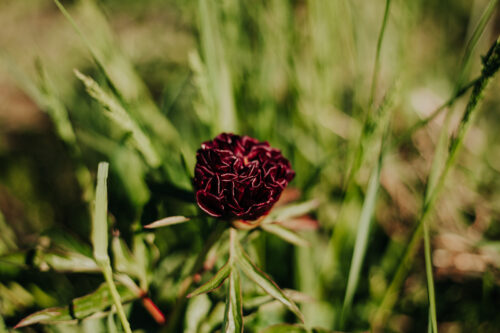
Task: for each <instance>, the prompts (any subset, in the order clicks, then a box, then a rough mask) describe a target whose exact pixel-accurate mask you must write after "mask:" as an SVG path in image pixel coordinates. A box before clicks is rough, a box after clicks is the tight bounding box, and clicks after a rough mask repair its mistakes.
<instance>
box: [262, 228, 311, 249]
mask: <svg viewBox="0 0 500 333" xmlns="http://www.w3.org/2000/svg"><path fill="white" fill-rule="evenodd" d="M261 228H262V229H263V230H265V231H267V232H269V233H271V234H273V235H276V236H278V237H279V238H281V239H283V240H285V241H287V242H289V243H292V244H294V245H297V246H305V247H307V246H309V242H308V241H307V240H305V239H304V238H302V237H301V236H300V235H298V234H297V233H295V232H293V231H292V230H290V229H288V228H285V227H284V226H282V225H280V224H277V223H266V224H262V225H261Z"/></svg>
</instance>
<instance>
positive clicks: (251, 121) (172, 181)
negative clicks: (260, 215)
mask: <svg viewBox="0 0 500 333" xmlns="http://www.w3.org/2000/svg"><path fill="white" fill-rule="evenodd" d="M62 5H64V7H65V8H66V9H67V11H68V12H69V15H70V16H71V17H72V19H70V20H68V19H67V18H66V17H65V16H64V15H63V13H62V12H61V11H60V10H59V9H58V7H57V6H56V4H55V3H54V2H52V1H49V0H30V1H16V0H2V1H1V2H0V22H2V29H0V314H1V317H3V321H4V322H5V325H6V327H8V328H12V327H13V326H14V325H15V324H16V323H17V322H19V321H20V320H21V319H22V318H24V317H26V316H27V315H29V314H31V313H33V312H35V311H39V310H42V309H45V308H49V307H56V306H66V305H68V304H69V303H70V302H71V300H72V299H74V298H76V297H81V296H83V295H86V294H89V293H91V292H92V291H94V290H96V289H97V288H98V286H99V285H100V284H101V283H102V281H103V279H102V276H101V275H100V274H97V273H96V270H95V269H94V267H93V266H92V265H93V263H92V262H91V260H90V263H89V262H88V260H89V258H91V245H90V240H89V234H90V226H91V224H90V220H91V214H90V213H89V212H90V211H89V207H91V200H92V196H93V194H92V191H93V188H94V186H95V185H94V184H95V173H96V169H97V163H98V162H99V161H103V160H105V161H109V162H110V177H109V210H110V221H111V224H112V230H113V235H114V236H115V237H114V239H113V241H115V240H116V239H118V236H119V239H120V241H118V243H120V242H121V244H122V245H123V246H125V247H128V248H130V249H131V252H132V255H133V256H134V258H135V259H136V260H137V261H139V262H141V265H142V266H141V267H142V271H141V272H142V273H141V274H142V275H140V274H139V275H140V276H138V277H134V276H132V278H133V279H134V280H135V281H136V282H137V283H138V284H139V285H140V286H141V288H142V289H144V290H146V291H147V292H148V295H149V297H150V298H151V299H152V300H153V302H155V303H156V304H157V305H158V307H159V308H160V310H161V311H162V312H163V313H164V314H165V315H166V317H167V322H168V320H169V316H170V315H171V314H172V313H173V311H174V308H175V297H176V294H177V291H178V289H179V283H180V281H181V277H182V275H183V274H185V273H183V267H184V266H186V265H187V264H186V263H189V260H193V258H194V256H195V254H196V253H197V252H199V251H200V249H201V247H202V244H203V242H204V239H205V238H206V235H207V232H208V231H207V230H208V229H209V226H212V225H213V223H214V221H213V220H212V219H208V218H206V217H200V218H195V219H193V220H192V221H191V222H190V223H188V224H183V225H179V226H174V227H171V228H163V229H161V230H158V231H157V232H155V233H144V232H140V230H141V227H140V226H141V225H143V224H145V223H149V222H152V221H154V220H156V219H159V218H162V217H165V216H170V215H189V216H193V215H197V214H199V213H198V211H197V208H196V205H195V204H194V203H193V202H192V199H191V198H192V193H191V191H192V189H191V182H190V175H191V176H192V172H193V168H194V163H195V152H196V149H198V148H199V146H200V143H201V142H203V141H206V140H209V139H211V138H213V137H214V136H215V135H217V134H218V133H220V132H222V131H229V132H235V133H240V134H246V135H250V136H253V137H256V138H258V139H259V140H263V141H264V140H265V141H269V142H270V144H271V145H272V146H274V147H276V148H279V149H281V150H282V152H283V154H284V155H285V156H286V157H288V158H289V159H290V161H291V163H292V165H293V168H294V170H295V171H296V178H295V180H294V181H293V182H292V183H291V184H290V188H291V191H290V196H292V197H294V198H296V200H299V201H304V200H308V199H317V200H319V202H320V205H319V207H318V209H317V210H316V211H315V212H313V213H312V215H311V216H310V217H309V219H313V220H314V221H318V224H317V225H316V224H315V223H312V225H313V227H312V228H305V229H308V230H303V231H300V234H301V235H302V236H303V237H304V238H307V239H308V240H309V241H310V243H311V244H313V245H312V246H310V247H307V248H298V247H294V246H292V245H290V244H287V243H285V242H283V241H282V240H281V239H279V238H277V237H275V236H273V235H269V234H263V233H262V234H260V235H259V236H258V237H257V238H256V239H255V240H254V241H253V243H252V246H253V252H252V253H253V256H254V257H255V258H256V260H257V261H258V263H259V266H260V267H262V268H263V270H264V271H266V272H267V273H269V275H270V276H272V277H273V279H274V280H275V281H276V282H277V283H278V285H280V286H281V287H283V288H290V289H296V290H298V291H300V292H302V293H303V294H305V295H307V296H309V297H310V299H307V300H306V301H304V302H303V303H300V307H301V309H302V311H303V312H304V314H305V317H306V324H307V325H308V326H309V327H322V328H324V329H327V330H333V329H337V330H344V331H359V330H368V329H369V328H370V325H371V324H372V323H373V320H374V313H376V310H377V309H378V308H379V306H380V304H381V302H382V299H383V297H384V295H385V293H386V292H387V288H388V285H389V284H390V283H391V280H392V278H393V275H394V272H395V270H396V267H397V266H398V263H399V261H400V259H401V257H402V253H403V251H404V248H405V246H406V245H407V244H408V241H409V239H410V238H411V235H412V231H413V230H414V228H415V226H416V225H417V223H418V220H419V218H420V215H421V207H422V202H423V198H424V192H425V188H426V184H427V182H428V178H429V175H430V174H431V164H432V161H433V160H434V159H437V158H439V157H440V154H442V153H446V149H444V150H439V142H440V139H439V138H440V135H441V134H442V133H445V134H447V135H448V137H450V136H452V135H453V133H455V132H456V129H457V127H458V124H459V122H460V119H461V116H462V114H463V111H464V109H465V106H466V104H467V102H468V96H469V94H470V92H468V91H467V92H465V93H464V94H463V95H462V96H461V97H460V98H457V99H456V100H454V103H453V105H451V106H450V107H449V108H444V109H443V110H442V111H443V112H440V113H439V114H438V115H437V116H436V117H433V118H432V119H431V120H430V121H428V122H426V123H425V124H423V123H422V121H423V120H424V121H425V120H426V119H429V118H427V117H429V116H430V115H431V114H432V113H433V111H434V110H436V109H437V108H439V107H440V106H441V105H443V104H444V103H446V102H447V101H448V100H449V99H450V97H452V96H453V95H454V94H455V92H456V91H457V88H458V89H459V88H462V87H464V86H466V85H467V83H468V82H470V81H471V80H473V79H474V78H477V77H478V76H479V75H480V73H481V55H484V54H486V52H487V51H488V49H489V47H490V45H491V44H492V43H493V42H494V41H495V40H496V39H497V38H498V36H499V34H500V10H499V9H498V3H497V1H487V0H474V1H470V0H453V1H452V0H443V1H432V0H415V1H401V0H393V1H392V2H390V7H389V8H388V9H389V10H388V16H387V25H386V29H385V34H384V36H383V39H382V40H380V41H381V44H380V45H381V48H380V50H381V51H380V57H379V66H376V54H377V52H376V51H377V41H378V40H379V34H380V30H381V27H382V22H383V18H384V11H385V8H386V2H385V1H382V0H376V1H345V0H324V1H314V0H311V1H305V0H293V1H292V0H290V1H287V0H270V1H239V0H238V1H230V0H217V1H203V0H200V1H194V0H189V1H180V0H164V1H160V0H143V1H131V0H122V1H117V0H102V1H91V0H74V1H62ZM485 15H486V16H485ZM485 17H486V18H487V20H486V19H484V18H485ZM481 22H483V23H484V27H483V28H482V29H481V34H480V36H478V37H479V38H478V39H477V40H475V41H474V42H473V43H472V45H474V47H472V48H471V47H469V48H468V46H467V45H469V46H470V45H471V43H470V42H469V41H470V40H471V39H474V38H472V37H474V31H475V29H476V28H477V27H478V24H480V23H481ZM72 23H73V24H74V26H73V25H72ZM75 26H76V29H75ZM469 51H470V52H469ZM467 57H469V58H467ZM464 59H470V61H464ZM374 68H379V71H378V74H377V75H374ZM74 69H77V70H78V71H79V72H81V73H83V74H84V75H85V77H86V78H87V79H88V78H92V79H93V80H95V82H97V83H98V84H99V85H100V87H101V88H102V90H103V91H105V92H106V94H108V95H107V96H112V101H113V102H114V103H118V104H119V105H121V108H122V110H125V111H126V113H127V114H128V117H129V118H130V119H132V123H133V126H132V127H130V128H129V127H127V125H126V124H125V123H126V121H122V122H120V121H116V119H114V118H113V117H112V116H109V113H110V111H108V110H106V107H103V105H102V103H98V102H96V100H95V99H94V98H92V97H91V96H90V95H89V93H87V91H86V87H85V85H84V83H85V79H78V78H77V76H76V75H75V73H74ZM374 77H375V79H374ZM499 91H500V79H499V78H498V77H495V78H494V79H493V80H492V81H491V84H490V85H489V87H488V89H487V90H486V91H485V96H484V101H483V103H482V104H481V105H480V110H479V113H478V115H477V117H476V119H475V123H474V124H473V126H472V127H471V128H470V130H469V132H468V135H467V136H466V138H465V141H464V146H463V149H462V150H461V152H460V154H459V155H458V158H457V161H456V163H455V166H454V168H453V169H452V170H451V171H450V173H449V174H448V180H447V182H446V183H445V185H444V189H443V191H442V193H441V195H440V196H439V197H438V200H437V202H436V205H435V209H434V210H433V212H432V214H431V217H430V219H429V225H430V234H431V246H432V260H433V272H434V280H435V290H436V312H437V318H438V328H439V332H499V331H500V317H499V316H498V309H500V285H499V282H500V270H499V269H500V177H499V173H500V140H499V139H500V137H499V135H500V134H499V133H500V132H499V131H498V127H499V126H500V112H498V111H499V110H500V94H499V93H498V92H499ZM445 111H446V112H448V114H449V117H447V118H446V117H445V113H446V112H445ZM112 113H113V112H111V114H112ZM127 119H128V118H127ZM122 120H123V119H122ZM416 124H417V125H418V124H420V126H419V127H418V128H417V127H415V125H416ZM386 128H387V129H388V130H386ZM137 133H141V134H140V135H142V137H141V136H140V135H139V134H137ZM384 133H386V134H384ZM138 135H139V139H138ZM441 136H442V137H447V136H446V135H441ZM141 138H142V139H141ZM382 141H383V142H385V143H384V145H387V146H388V147H389V148H387V149H385V150H383V164H379V151H380V150H381V148H380V146H381V145H382V143H381V142H382ZM443 156H444V157H445V155H443ZM380 165H381V166H382V168H381V171H380V177H379V184H380V188H379V190H378V192H377V194H376V198H375V201H374V203H373V204H374V210H373V214H372V215H373V216H372V219H371V227H370V228H369V229H368V233H369V236H368V239H367V250H366V255H365V256H364V260H363V262H362V266H361V271H360V272H359V275H358V284H357V289H356V293H355V294H354V297H353V299H352V305H351V306H350V308H349V311H347V310H346V309H344V311H342V309H343V308H345V306H344V305H343V302H344V297H345V294H346V286H347V283H348V282H347V281H348V277H349V269H350V267H351V258H352V254H353V248H354V245H355V243H356V234H357V232H358V225H359V222H358V221H360V220H361V218H360V214H361V210H362V207H363V204H364V203H366V198H367V196H368V194H367V192H368V190H367V189H368V186H369V179H370V175H371V174H372V171H373V170H374V168H376V167H377V166H380ZM311 229H312V230H311ZM421 243H423V242H421V241H419V243H418V244H421ZM115 250H116V249H115V248H113V252H112V253H111V255H112V256H113V258H114V260H115V261H114V263H115V268H116V269H117V270H120V268H119V267H116V266H117V261H116V258H117V257H118V255H117V253H116V252H115ZM220 260H222V261H221V263H223V259H222V258H221V259H220ZM191 262H192V261H191ZM217 265H219V263H218V264H216V266H217ZM94 266H95V265H94ZM184 270H185V269H184ZM124 271H125V272H127V271H126V269H124ZM244 290H245V302H247V303H248V304H250V303H251V299H247V298H246V297H247V296H248V297H250V298H251V297H253V298H255V297H257V296H259V293H260V291H259V290H258V289H255V288H254V289H252V287H251V286H248V287H247V288H246V289H244ZM195 299H196V298H194V299H192V300H190V301H189V302H188V304H187V308H185V309H184V308H183V309H182V310H179V311H181V312H182V315H181V318H183V319H182V320H180V322H181V324H178V326H176V327H177V331H188V332H212V331H216V330H217V329H220V320H221V318H220V304H222V303H223V302H224V296H223V291H220V292H219V293H218V294H217V293H215V295H210V296H209V297H208V296H207V297H203V298H201V300H200V299H198V301H196V302H197V303H193V302H195V301H194V300H195ZM251 304H255V302H254V303H251ZM193 309H197V310H196V311H195V310H193ZM101 310H105V309H101ZM126 310H127V313H128V314H129V320H130V322H131V325H132V328H133V329H134V330H137V331H138V332H140V331H142V332H159V331H163V330H164V329H165V326H163V325H160V324H158V323H156V322H155V321H153V320H152V319H151V317H150V315H149V314H148V313H147V311H146V310H145V308H144V307H143V306H142V305H141V302H140V301H138V300H136V301H132V302H130V303H128V305H127V306H126ZM217 311H218V312H217ZM341 313H343V314H342V315H341ZM244 315H245V316H246V319H245V323H246V326H245V331H248V332H258V331H260V330H262V329H263V328H265V327H268V326H270V325H272V324H275V323H283V322H288V323H294V322H295V320H296V319H295V318H294V317H293V316H292V315H290V313H287V312H286V311H285V309H284V308H283V307H281V306H280V305H279V304H276V303H273V302H268V303H265V304H263V305H258V306H256V305H253V307H250V306H249V307H248V308H245V310H244ZM341 317H342V318H341ZM428 317H429V305H428V296H427V284H426V276H425V264H424V251H423V247H422V246H419V247H418V248H417V252H416V254H415V259H414V261H413V263H412V266H411V269H410V270H409V273H408V274H407V276H405V278H404V279H403V281H402V283H401V286H400V288H398V298H397V301H396V302H395V304H394V306H391V307H390V309H389V311H388V313H387V318H386V319H387V321H386V326H385V327H386V328H385V331H388V332H423V331H425V330H427V325H428V324H427V323H428ZM204 318H212V319H210V320H213V322H214V324H210V325H207V324H206V323H205V325H204V323H203V322H202V320H201V319H204ZM106 320H107V319H106V317H104V319H102V318H101V319H86V320H81V321H80V322H79V323H78V324H74V323H73V324H67V323H65V324H55V325H40V324H37V325H34V326H30V327H28V328H23V329H20V331H25V332H80V331H81V332H99V331H102V332H106V331H109V326H106V325H109V323H108V324H106ZM210 320H209V319H207V320H206V322H209V321H210ZM0 326H2V325H0ZM0 330H1V328H0Z"/></svg>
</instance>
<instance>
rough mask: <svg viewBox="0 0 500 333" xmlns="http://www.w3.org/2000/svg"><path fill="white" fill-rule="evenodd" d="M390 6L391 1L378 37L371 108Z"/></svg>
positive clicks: (387, 0)
mask: <svg viewBox="0 0 500 333" xmlns="http://www.w3.org/2000/svg"><path fill="white" fill-rule="evenodd" d="M390 5H391V0H386V1H385V11H384V18H383V21H382V27H381V28H380V33H379V35H378V40H377V51H376V53H375V65H374V67H373V76H372V85H371V89H370V101H369V105H370V106H371V105H372V104H373V99H374V97H375V86H376V83H377V79H378V73H379V71H380V50H381V49H382V41H383V40H384V34H385V27H386V26H387V19H388V17H389V8H390Z"/></svg>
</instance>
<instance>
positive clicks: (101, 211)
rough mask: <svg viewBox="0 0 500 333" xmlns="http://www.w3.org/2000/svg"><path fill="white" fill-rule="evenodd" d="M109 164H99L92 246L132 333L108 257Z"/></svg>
mask: <svg viewBox="0 0 500 333" xmlns="http://www.w3.org/2000/svg"><path fill="white" fill-rule="evenodd" d="M108 168H109V164H108V163H106V162H101V163H99V166H98V169H97V187H96V191H95V195H96V198H95V210H94V217H93V219H92V235H91V238H92V245H93V247H94V257H95V259H96V261H97V264H98V265H99V267H101V269H102V272H103V274H104V278H105V280H106V283H107V284H108V287H109V290H110V292H111V296H112V298H113V302H114V304H115V306H116V312H117V313H118V317H119V318H120V321H121V323H122V326H123V329H124V330H125V332H126V333H131V332H132V330H131V329H130V324H129V322H128V320H127V316H126V315H125V311H124V310H123V306H122V303H121V300H120V294H119V293H118V291H117V289H116V286H115V283H114V281H113V271H112V270H111V263H110V259H109V256H108V216H107V215H108V194H107V192H108V190H107V178H108Z"/></svg>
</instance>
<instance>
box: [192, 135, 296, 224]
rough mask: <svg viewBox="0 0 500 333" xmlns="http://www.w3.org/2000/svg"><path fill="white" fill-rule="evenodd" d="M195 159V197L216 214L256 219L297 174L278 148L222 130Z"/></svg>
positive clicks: (203, 206)
mask: <svg viewBox="0 0 500 333" xmlns="http://www.w3.org/2000/svg"><path fill="white" fill-rule="evenodd" d="M196 160H197V162H196V167H195V176H194V186H195V190H196V201H197V202H198V205H199V206H200V208H201V209H202V210H204V211H205V212H206V213H207V214H209V215H211V216H215V217H223V218H231V219H241V220H246V221H250V220H256V219H257V218H259V217H261V216H262V215H264V214H266V213H268V212H269V210H270V209H271V207H272V206H273V205H274V203H275V202H276V201H278V199H279V197H280V195H281V192H282V191H283V190H284V189H285V187H286V186H287V185H288V182H290V181H291V180H292V179H293V177H294V176H295V172H294V171H293V170H292V167H291V165H290V162H289V161H288V160H287V159H286V158H284V157H283V155H281V152H280V151H279V150H278V149H275V148H271V147H270V146H269V143H267V142H259V141H258V140H256V139H254V138H251V137H249V136H239V135H235V134H228V133H222V134H219V135H218V136H217V137H216V138H215V139H214V140H213V141H207V142H204V143H203V144H202V145H201V148H200V149H198V152H197V153H196Z"/></svg>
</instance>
